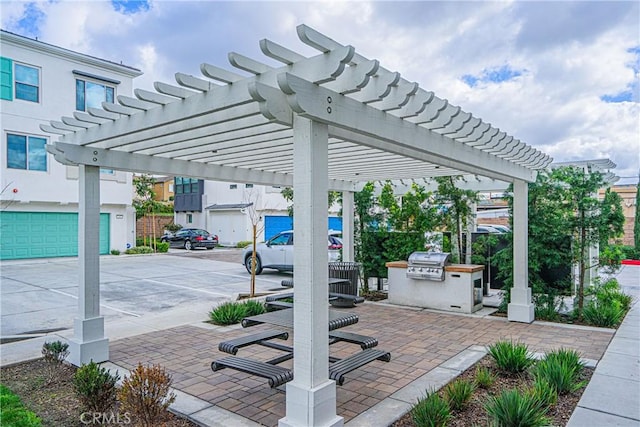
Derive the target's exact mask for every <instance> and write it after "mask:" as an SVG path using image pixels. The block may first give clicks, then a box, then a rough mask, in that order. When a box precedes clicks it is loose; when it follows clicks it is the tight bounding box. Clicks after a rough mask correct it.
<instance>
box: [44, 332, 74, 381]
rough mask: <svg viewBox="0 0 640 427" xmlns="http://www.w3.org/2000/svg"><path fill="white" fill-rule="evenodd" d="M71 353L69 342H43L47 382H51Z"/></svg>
mask: <svg viewBox="0 0 640 427" xmlns="http://www.w3.org/2000/svg"><path fill="white" fill-rule="evenodd" d="M68 355H69V344H67V343H63V342H62V341H53V342H45V343H44V344H42V356H43V357H44V360H45V362H47V365H46V366H47V382H50V381H52V380H53V378H54V377H55V375H56V373H57V372H58V368H60V365H62V362H64V359H66V358H67V356H68Z"/></svg>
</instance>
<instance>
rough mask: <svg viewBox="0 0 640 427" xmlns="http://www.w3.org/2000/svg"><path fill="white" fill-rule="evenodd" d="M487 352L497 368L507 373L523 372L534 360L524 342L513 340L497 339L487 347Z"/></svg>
mask: <svg viewBox="0 0 640 427" xmlns="http://www.w3.org/2000/svg"><path fill="white" fill-rule="evenodd" d="M488 352H489V355H490V356H491V357H492V358H493V360H494V361H495V362H496V364H497V365H498V368H499V369H500V370H502V371H504V372H506V373H509V374H517V373H520V372H523V371H525V370H526V369H527V368H528V367H529V366H531V365H532V364H533V363H534V361H535V359H534V358H533V355H532V354H531V353H530V352H529V348H528V347H527V345H526V344H523V343H517V342H513V341H498V342H496V343H495V344H492V345H490V346H489V347H488Z"/></svg>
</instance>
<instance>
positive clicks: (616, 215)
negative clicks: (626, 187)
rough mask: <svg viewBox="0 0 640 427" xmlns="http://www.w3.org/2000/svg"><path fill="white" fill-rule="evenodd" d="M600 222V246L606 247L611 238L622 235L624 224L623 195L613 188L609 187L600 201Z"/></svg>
mask: <svg viewBox="0 0 640 427" xmlns="http://www.w3.org/2000/svg"><path fill="white" fill-rule="evenodd" d="M600 222H601V224H600V227H599V233H600V248H604V247H606V246H607V245H608V244H609V240H610V239H611V238H615V237H620V236H621V235H622V233H623V225H624V212H623V211H622V197H620V195H619V194H618V193H616V192H615V191H612V190H611V188H607V190H606V191H605V193H604V198H603V199H602V202H601V203H600Z"/></svg>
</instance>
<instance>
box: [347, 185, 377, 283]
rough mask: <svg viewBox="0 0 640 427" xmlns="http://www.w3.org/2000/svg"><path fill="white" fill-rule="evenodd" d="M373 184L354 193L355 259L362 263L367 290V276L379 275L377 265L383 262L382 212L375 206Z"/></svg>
mask: <svg viewBox="0 0 640 427" xmlns="http://www.w3.org/2000/svg"><path fill="white" fill-rule="evenodd" d="M374 190H375V185H374V183H373V182H367V183H366V184H365V185H364V187H363V188H362V190H360V191H358V192H357V193H355V194H354V197H353V198H354V208H355V212H354V243H355V259H356V261H357V262H359V263H361V264H362V270H363V276H364V277H363V279H364V289H363V290H364V291H365V292H368V291H369V277H384V276H380V272H379V265H380V264H381V263H383V258H382V256H383V255H382V246H381V245H380V246H379V247H377V246H378V243H379V242H381V238H380V226H381V223H382V214H381V212H380V211H379V210H378V209H377V208H376V197H375V195H374Z"/></svg>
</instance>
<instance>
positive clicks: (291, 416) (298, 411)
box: [278, 380, 344, 427]
mask: <svg viewBox="0 0 640 427" xmlns="http://www.w3.org/2000/svg"><path fill="white" fill-rule="evenodd" d="M294 381H295V380H294ZM343 425H344V418H342V417H339V416H337V415H336V383H335V381H327V382H325V383H323V384H322V385H320V386H318V387H316V388H313V389H309V388H306V387H302V386H299V385H297V384H295V383H287V415H286V416H285V417H284V418H282V419H280V420H279V421H278V427H300V426H308V427H316V426H317V427H342V426H343Z"/></svg>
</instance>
